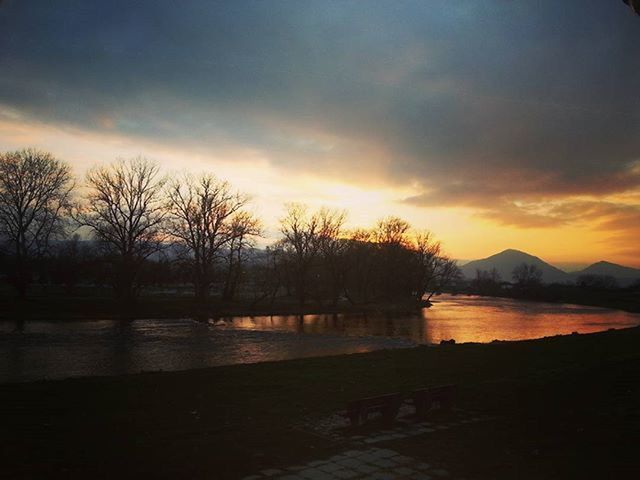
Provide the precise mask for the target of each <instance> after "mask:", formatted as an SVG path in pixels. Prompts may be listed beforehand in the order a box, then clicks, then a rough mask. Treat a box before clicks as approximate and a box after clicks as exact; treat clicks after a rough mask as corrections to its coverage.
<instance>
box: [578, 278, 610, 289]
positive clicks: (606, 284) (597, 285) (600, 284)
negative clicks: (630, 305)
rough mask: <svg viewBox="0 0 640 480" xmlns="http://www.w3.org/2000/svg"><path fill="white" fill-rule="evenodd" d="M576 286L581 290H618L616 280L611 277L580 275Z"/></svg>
mask: <svg viewBox="0 0 640 480" xmlns="http://www.w3.org/2000/svg"><path fill="white" fill-rule="evenodd" d="M576 285H578V286H579V287H581V288H591V289H597V290H615V289H616V288H619V285H618V280H616V278H615V277H614V276H612V275H595V274H582V275H580V276H579V277H578V278H577V280H576Z"/></svg>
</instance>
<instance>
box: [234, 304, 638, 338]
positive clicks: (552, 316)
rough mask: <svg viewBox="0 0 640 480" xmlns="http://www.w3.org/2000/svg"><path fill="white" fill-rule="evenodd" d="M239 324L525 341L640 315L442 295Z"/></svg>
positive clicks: (237, 323) (615, 324) (616, 324)
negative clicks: (388, 308) (429, 303)
mask: <svg viewBox="0 0 640 480" xmlns="http://www.w3.org/2000/svg"><path fill="white" fill-rule="evenodd" d="M227 320H228V321H229V322H230V325H231V326H232V327H233V328H237V329H242V330H268V331H286V332H296V333H301V334H332V335H335V334H342V335H350V336H386V337H404V338H410V339H411V340H413V341H415V342H418V343H439V342H440V341H441V340H448V339H451V338H453V339H455V340H456V341H457V342H490V341H492V340H523V339H531V338H541V337H546V336H552V335H558V334H569V333H572V332H574V331H575V332H579V333H591V332H597V331H603V330H607V329H609V328H624V327H630V326H634V325H639V324H640V315H637V314H632V313H628V312H622V311H616V310H607V309H601V308H595V307H584V306H578V305H566V304H551V303H540V302H527V301H519V300H512V299H503V298H489V297H477V296H451V295H442V296H440V297H439V298H438V299H437V301H436V302H435V303H434V305H433V307H431V308H428V309H426V308H425V309H423V311H422V313H421V314H415V315H403V316H392V315H387V316H385V315H371V314H369V315H364V314H341V315H338V314H330V315H277V316H258V317H233V318H229V319H227Z"/></svg>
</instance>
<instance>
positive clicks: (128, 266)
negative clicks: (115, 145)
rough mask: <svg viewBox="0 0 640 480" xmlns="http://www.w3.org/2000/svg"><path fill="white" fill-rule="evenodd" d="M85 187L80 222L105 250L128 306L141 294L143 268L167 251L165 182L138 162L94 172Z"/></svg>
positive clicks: (154, 168)
mask: <svg viewBox="0 0 640 480" xmlns="http://www.w3.org/2000/svg"><path fill="white" fill-rule="evenodd" d="M86 182H87V186H88V188H89V192H88V193H87V196H86V199H85V202H84V203H83V204H82V205H80V206H79V209H78V211H77V213H76V214H75V217H76V219H77V220H78V222H79V223H80V224H81V225H83V226H86V227H89V228H90V229H91V231H92V232H93V235H94V236H95V238H96V239H97V240H98V241H99V242H100V245H101V246H102V248H104V250H105V252H106V254H107V256H108V258H109V261H110V263H111V264H112V267H113V279H112V280H113V285H114V288H115V291H116V295H117V296H118V298H119V299H121V300H123V301H124V302H125V304H129V303H131V302H133V301H134V300H135V298H136V296H137V294H138V291H139V286H140V285H139V282H138V274H139V272H140V268H141V267H142V265H143V263H144V261H145V260H146V259H147V258H148V257H150V256H151V255H153V254H154V253H156V252H158V251H159V249H160V248H161V246H162V241H163V239H164V235H163V222H164V218H165V215H166V208H165V207H166V201H165V198H164V190H163V187H164V184H165V178H164V177H162V176H161V175H160V170H159V167H158V165H157V164H156V163H154V162H151V161H149V160H146V159H144V158H141V157H138V158H134V159H130V160H118V161H116V162H114V163H112V164H110V165H108V166H104V167H98V168H94V169H92V170H90V171H89V173H88V174H87V180H86Z"/></svg>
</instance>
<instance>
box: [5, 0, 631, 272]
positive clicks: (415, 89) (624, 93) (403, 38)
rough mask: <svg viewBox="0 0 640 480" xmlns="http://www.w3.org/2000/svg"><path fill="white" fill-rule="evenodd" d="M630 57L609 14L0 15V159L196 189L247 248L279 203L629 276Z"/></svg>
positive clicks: (382, 8)
mask: <svg viewBox="0 0 640 480" xmlns="http://www.w3.org/2000/svg"><path fill="white" fill-rule="evenodd" d="M638 45H640V17H637V16H634V15H633V14H632V13H631V11H630V9H629V8H628V7H626V6H625V5H624V3H623V2H621V1H612V0H563V1H561V2H560V1H558V0H537V1H535V2H532V1H530V0H477V1H471V0H456V1H455V2H452V1H450V0H425V1H403V0H389V1H373V0H370V1H348V0H343V1H339V2H333V1H329V0H321V1H304V0H295V1H293V0H292V1H268V0H264V1H257V0H256V1H243V0H233V1H228V2H213V1H196V0H193V1H192V0H185V1H178V0H174V1H169V0H156V1H136V2H131V1H120V0H112V1H109V2H104V1H90V0H75V1H74V0H65V1H63V2H51V1H48V0H41V1H38V0H21V1H18V0H5V1H2V2H0V151H8V150H15V149H18V148H24V147H36V148H40V149H44V150H48V151H50V152H51V153H53V154H54V155H56V156H57V157H59V158H61V159H64V160H66V161H68V162H69V163H70V164H71V165H72V167H73V169H74V172H75V173H76V175H78V177H79V178H82V177H83V176H84V174H85V172H86V170H87V169H88V168H90V167H91V166H94V165H97V164H100V163H103V162H110V161H113V160H115V159H116V158H123V157H124V158H127V157H134V156H138V155H142V156H145V157H148V158H150V159H154V160H157V161H158V162H160V163H161V165H162V166H163V168H164V170H165V171H166V172H168V173H169V174H171V175H173V174H177V173H179V172H181V171H184V170H188V171H191V172H193V173H198V172H202V171H206V172H210V173H214V174H215V175H217V176H218V177H220V178H221V179H224V180H228V181H229V182H230V183H231V184H232V185H234V186H235V187H236V188H238V189H240V190H241V191H243V192H246V193H248V194H249V195H251V197H252V204H251V209H252V210H253V211H254V212H255V213H256V214H258V215H259V216H261V217H262V218H263V221H264V223H265V226H266V238H265V239H264V241H269V240H271V239H273V238H275V237H276V236H277V224H278V219H279V218H280V217H282V215H283V211H284V205H285V204H286V203H287V202H291V201H298V202H305V203H307V204H309V205H310V206H311V207H313V208H315V207H319V206H321V205H326V206H329V207H336V208H345V209H347V210H348V212H349V224H348V225H349V226H350V227H355V226H370V225H373V224H374V223H375V221H376V220H377V219H379V218H381V217H384V216H388V215H398V216H401V217H403V218H405V219H407V220H408V221H410V222H411V224H412V225H413V226H414V227H416V228H418V229H428V230H431V231H432V232H433V233H434V234H435V235H436V237H437V238H438V239H440V240H441V241H442V242H443V245H444V248H445V251H446V252H447V253H448V254H450V255H451V256H453V257H455V258H459V259H474V258H481V257H486V256H488V255H491V254H493V253H496V252H498V251H500V250H503V249H506V248H517V249H520V250H524V251H527V252H529V253H532V254H534V255H537V256H540V257H541V258H543V259H545V260H547V261H551V262H554V263H556V264H560V265H561V266H566V267H569V268H570V267H571V266H577V265H581V264H587V263H591V262H594V261H598V260H602V259H606V260H609V261H613V262H617V263H623V264H626V265H631V266H636V267H640V242H639V241H638V238H639V235H640V89H639V85H640V52H639V50H638Z"/></svg>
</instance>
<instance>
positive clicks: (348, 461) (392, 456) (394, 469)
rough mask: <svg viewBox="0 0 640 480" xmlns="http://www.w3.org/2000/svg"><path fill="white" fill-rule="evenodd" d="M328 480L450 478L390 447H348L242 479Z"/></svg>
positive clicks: (441, 470)
mask: <svg viewBox="0 0 640 480" xmlns="http://www.w3.org/2000/svg"><path fill="white" fill-rule="evenodd" d="M268 478H272V479H274V480H275V479H278V480H331V479H365V478H366V479H376V480H391V479H410V480H429V479H438V478H451V475H450V474H449V472H448V471H447V470H443V469H441V468H435V467H433V466H431V465H429V464H428V463H424V462H422V461H421V460H416V459H415V458H411V457H407V456H404V455H401V454H400V453H398V452H396V451H395V450H391V449H389V448H377V447H371V448H367V449H359V450H347V451H345V452H342V453H340V454H338V455H334V456H332V457H329V458H324V459H320V460H314V461H312V462H309V463H307V464H305V465H295V466H292V467H288V468H284V469H282V470H281V469H269V470H263V471H262V472H260V474H258V475H251V476H249V477H245V478H244V479H243V480H264V479H268Z"/></svg>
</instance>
